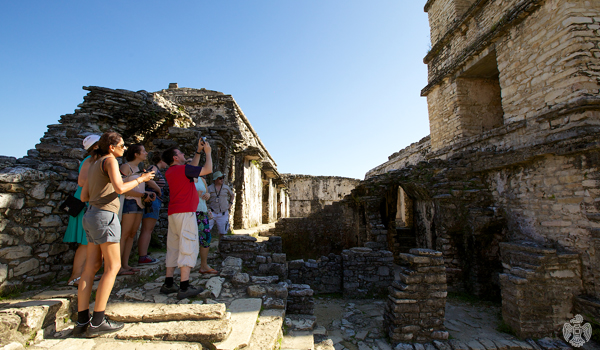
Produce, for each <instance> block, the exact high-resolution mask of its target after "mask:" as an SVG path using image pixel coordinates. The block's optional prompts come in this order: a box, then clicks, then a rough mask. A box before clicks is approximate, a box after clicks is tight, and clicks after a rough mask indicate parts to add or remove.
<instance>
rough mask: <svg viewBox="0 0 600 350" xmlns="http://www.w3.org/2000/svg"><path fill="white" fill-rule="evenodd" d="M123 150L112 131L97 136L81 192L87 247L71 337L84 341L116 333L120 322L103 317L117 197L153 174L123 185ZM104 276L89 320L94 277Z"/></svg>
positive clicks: (114, 248)
mask: <svg viewBox="0 0 600 350" xmlns="http://www.w3.org/2000/svg"><path fill="white" fill-rule="evenodd" d="M125 149H126V147H125V144H124V143H123V138H122V137H121V135H119V134H118V133H116V132H107V133H104V134H103V135H102V137H100V140H99V141H98V149H97V150H95V151H94V154H95V156H96V157H97V159H96V160H95V161H94V162H93V163H92V164H91V165H90V168H89V171H88V179H87V181H86V182H85V184H84V185H83V189H82V191H81V200H82V201H89V204H90V207H89V209H88V211H87V212H86V213H85V215H84V216H83V228H84V229H85V232H86V235H87V240H88V245H87V251H86V254H87V259H86V262H85V268H84V270H83V274H82V275H81V279H80V281H79V289H78V292H77V299H78V301H77V309H78V311H79V313H78V317H77V325H76V326H75V329H73V336H75V337H81V336H84V335H85V337H88V338H93V337H97V336H99V335H102V334H106V333H112V332H116V331H118V330H120V329H122V328H123V323H121V322H115V321H111V320H109V319H108V318H106V317H105V316H104V311H105V310H106V304H107V302H108V297H109V296H110V292H111V291H112V288H113V285H114V283H115V278H116V277H117V273H119V270H120V269H121V250H120V244H119V242H120V241H121V225H120V223H119V218H118V215H117V213H118V212H119V198H118V194H123V193H125V192H128V191H131V190H132V189H134V188H135V187H137V186H138V185H139V184H140V183H142V182H147V181H150V180H152V178H153V177H154V172H148V173H144V174H142V175H141V176H140V177H138V178H136V179H135V180H132V181H129V182H125V183H124V182H123V180H122V179H121V173H120V172H119V163H118V162H117V158H116V157H121V156H123V152H124V151H125ZM103 258H104V274H103V275H102V278H101V279H100V282H99V284H98V289H97V291H96V301H95V304H94V315H93V317H90V312H89V308H90V296H91V294H92V286H93V282H94V275H95V274H96V272H97V271H98V270H99V269H100V267H101V266H102V259H103Z"/></svg>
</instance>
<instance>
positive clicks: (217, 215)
mask: <svg viewBox="0 0 600 350" xmlns="http://www.w3.org/2000/svg"><path fill="white" fill-rule="evenodd" d="M212 178H213V181H214V183H213V184H211V185H210V186H208V193H210V199H209V200H208V207H209V208H210V210H211V211H212V213H213V219H212V220H210V230H211V233H212V229H213V226H214V225H215V224H216V225H217V231H218V232H219V233H220V234H221V235H226V234H227V232H228V231H229V210H230V209H231V205H232V204H233V200H234V199H235V195H234V194H233V191H231V188H229V186H227V185H225V183H224V182H225V176H224V175H223V173H221V172H220V171H217V172H216V173H214V174H213V176H212Z"/></svg>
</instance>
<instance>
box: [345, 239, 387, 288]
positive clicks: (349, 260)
mask: <svg viewBox="0 0 600 350" xmlns="http://www.w3.org/2000/svg"><path fill="white" fill-rule="evenodd" d="M393 263H394V257H393V256H392V252H390V251H387V250H373V249H370V248H366V247H355V248H350V249H346V250H344V251H343V252H342V264H343V275H344V278H343V286H342V288H343V293H344V297H349V298H356V297H366V296H370V295H382V294H384V291H385V289H386V288H387V287H388V286H389V285H391V284H392V282H393V281H394V266H393Z"/></svg>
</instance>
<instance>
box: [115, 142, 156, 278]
mask: <svg viewBox="0 0 600 350" xmlns="http://www.w3.org/2000/svg"><path fill="white" fill-rule="evenodd" d="M124 156H125V160H127V163H125V164H123V165H121V168H120V169H121V174H123V176H124V180H126V181H133V180H135V179H136V178H138V177H139V176H141V174H143V171H140V168H139V165H140V163H141V162H143V161H145V160H146V158H147V157H148V152H146V149H145V148H144V146H143V145H140V144H135V145H131V146H130V147H129V148H128V149H127V151H125V155H124ZM148 186H149V187H153V188H154V190H155V191H160V188H159V187H158V186H157V185H156V184H155V183H154V181H148ZM155 198H156V193H154V192H151V191H148V190H146V184H145V183H144V182H142V183H140V184H139V185H138V186H136V187H135V188H134V189H133V190H131V191H129V192H127V193H125V200H124V201H123V219H122V220H121V230H122V234H121V271H119V275H133V274H134V273H136V272H139V271H140V270H139V269H136V268H133V267H131V266H129V255H130V254H131V248H132V247H133V239H134V237H135V234H136V233H137V230H138V229H139V228H140V223H141V222H142V216H143V214H144V209H145V205H146V203H148V204H150V202H152V201H153V200H154V199H155Z"/></svg>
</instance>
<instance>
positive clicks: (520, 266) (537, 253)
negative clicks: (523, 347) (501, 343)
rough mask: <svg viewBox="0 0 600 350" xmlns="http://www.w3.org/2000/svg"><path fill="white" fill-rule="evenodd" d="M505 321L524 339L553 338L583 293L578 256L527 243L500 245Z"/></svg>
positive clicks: (568, 317) (571, 315) (569, 316)
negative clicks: (575, 301)
mask: <svg viewBox="0 0 600 350" xmlns="http://www.w3.org/2000/svg"><path fill="white" fill-rule="evenodd" d="M500 247H501V249H502V264H503V266H504V273H503V274H501V275H500V282H501V283H502V318H503V319H504V322H506V323H507V324H508V325H509V326H510V327H511V328H512V329H513V330H514V331H515V332H516V334H517V335H518V336H519V337H521V338H543V337H552V336H553V335H554V334H556V333H558V332H560V330H561V329H562V327H563V325H564V323H565V320H570V319H571V318H572V317H573V316H574V315H573V313H572V310H573V303H574V299H575V296H576V295H579V294H580V293H581V291H582V284H581V261H580V260H579V256H578V254H574V253H569V252H566V251H557V250H556V249H552V248H546V247H544V246H542V245H540V244H537V243H534V242H528V241H517V242H511V243H501V244H500Z"/></svg>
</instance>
